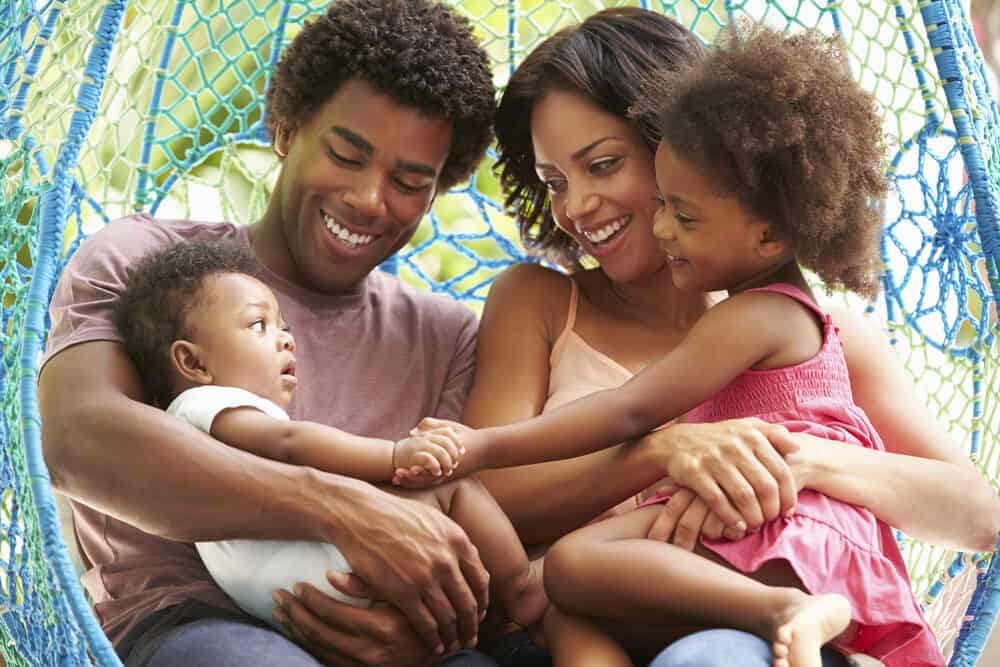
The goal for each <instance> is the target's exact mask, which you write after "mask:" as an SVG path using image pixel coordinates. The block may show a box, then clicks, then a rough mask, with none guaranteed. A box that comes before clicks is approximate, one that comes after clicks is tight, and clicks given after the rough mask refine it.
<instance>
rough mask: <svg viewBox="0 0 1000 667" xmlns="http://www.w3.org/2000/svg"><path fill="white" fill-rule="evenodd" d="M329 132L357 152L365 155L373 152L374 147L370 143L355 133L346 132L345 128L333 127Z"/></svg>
mask: <svg viewBox="0 0 1000 667" xmlns="http://www.w3.org/2000/svg"><path fill="white" fill-rule="evenodd" d="M330 132H332V133H334V134H336V135H337V136H339V137H340V138H342V139H343V140H344V141H346V142H347V143H349V144H351V145H352V146H354V147H355V148H357V149H358V150H359V151H363V152H364V153H365V154H367V155H371V154H372V153H374V152H375V147H374V146H372V145H371V143H370V142H369V141H368V140H367V139H365V138H364V137H362V136H361V135H360V134H358V133H356V132H352V131H351V130H348V129H347V128H346V127H341V126H340V125H334V126H333V127H331V128H330Z"/></svg>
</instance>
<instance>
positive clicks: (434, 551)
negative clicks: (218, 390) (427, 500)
mask: <svg viewBox="0 0 1000 667" xmlns="http://www.w3.org/2000/svg"><path fill="white" fill-rule="evenodd" d="M143 398H144V394H143V391H142V389H141V383H140V381H139V378H138V376H137V374H136V372H135V370H134V368H133V367H132V364H131V362H130V360H129V359H128V357H127V356H126V354H125V352H124V349H123V348H122V346H121V345H120V344H118V343H113V342H108V341H97V342H89V343H81V344H79V345H75V346H72V347H69V348H67V349H65V350H63V351H62V352H60V353H59V354H57V355H56V356H55V357H53V358H52V359H50V360H49V362H48V363H47V364H46V365H45V367H44V369H43V370H42V373H41V377H40V378H39V399H40V400H39V405H40V409H41V415H42V444H43V448H44V451H45V458H46V462H47V464H48V465H49V469H50V471H51V474H52V480H53V484H54V486H55V487H56V488H57V489H59V490H60V491H61V492H63V493H65V494H66V495H68V496H70V497H72V498H75V499H77V500H78V501H80V502H82V503H84V504H87V505H90V506H92V507H94V508H96V509H98V510H100V511H103V512H105V513H107V514H109V515H111V516H114V517H116V518H119V519H121V520H122V521H125V522H127V523H129V524H131V525H134V526H136V527H138V528H140V529H142V530H145V531H147V532H150V533H152V534H155V535H159V536H161V537H165V538H169V539H174V540H178V541H186V542H193V541H200V540H204V541H211V540H221V539H237V538H250V539H301V540H313V541H321V542H331V543H335V544H336V545H337V546H338V548H339V549H340V550H341V551H342V552H343V553H344V556H345V558H346V559H347V560H348V562H350V563H351V566H352V567H353V569H354V570H355V572H356V573H357V574H358V576H359V577H360V578H362V579H363V580H364V581H366V582H367V583H369V585H371V586H372V588H373V589H375V591H376V593H377V594H378V596H379V598H380V599H384V600H386V601H387V602H390V603H392V604H395V605H396V606H397V607H399V608H400V610H401V611H403V613H404V614H405V615H406V616H407V618H408V619H409V620H410V622H411V623H412V624H413V626H414V628H415V629H416V630H417V631H418V633H419V634H420V636H421V637H423V638H424V639H425V641H426V642H427V643H428V646H429V647H430V648H436V647H437V646H440V645H442V644H444V645H448V644H449V643H451V642H452V641H454V640H455V638H456V637H457V638H460V639H461V640H463V641H468V640H471V638H472V637H473V636H475V631H476V625H477V622H478V610H479V609H480V608H485V605H486V601H487V581H488V578H487V575H486V572H485V570H484V569H483V566H482V563H481V562H480V560H479V557H478V555H477V554H476V551H475V548H474V547H473V546H472V545H471V543H470V542H469V540H468V538H467V537H466V536H465V534H464V533H463V532H462V530H461V529H460V528H459V527H458V526H457V525H456V524H455V523H454V522H452V521H451V520H450V519H449V518H448V517H446V516H444V515H443V514H441V513H440V512H439V511H437V510H435V509H432V508H430V507H428V506H425V505H421V504H420V503H416V502H413V501H409V500H405V499H402V498H396V497H395V496H392V495H390V494H387V493H383V492H381V491H379V490H378V489H376V488H374V487H372V486H371V485H369V484H367V483H364V482H361V481H359V480H355V479H351V478H348V477H342V476H339V475H330V474H327V473H322V472H318V471H316V470H314V469H312V468H306V467H298V466H291V465H288V464H283V463H279V462H276V461H270V460H267V459H263V458H260V457H257V456H254V455H253V454H249V453H247V452H243V451H240V450H237V449H234V448H232V447H227V446H225V445H222V444H221V443H219V442H217V441H215V440H213V439H212V438H210V437H209V436H207V435H205V434H204V433H201V432H199V431H198V430H197V429H195V428H194V427H192V426H190V425H188V424H185V423H182V422H181V421H180V420H178V419H175V418H173V417H170V416H169V415H167V414H166V413H164V412H162V411H160V410H157V409H155V408H152V407H150V406H148V405H145V404H144V403H142V402H141V401H142V399H143Z"/></svg>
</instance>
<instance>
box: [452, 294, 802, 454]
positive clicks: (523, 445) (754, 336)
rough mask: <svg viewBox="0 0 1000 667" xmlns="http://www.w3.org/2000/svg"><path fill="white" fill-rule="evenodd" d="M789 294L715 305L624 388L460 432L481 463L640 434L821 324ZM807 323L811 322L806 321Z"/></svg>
mask: <svg viewBox="0 0 1000 667" xmlns="http://www.w3.org/2000/svg"><path fill="white" fill-rule="evenodd" d="M811 319H812V318H811V316H810V315H808V314H807V313H805V311H804V310H803V309H802V308H801V307H800V306H798V305H796V304H794V303H792V302H791V301H790V300H789V299H788V298H786V297H783V296H775V295H771V294H759V293H748V294H740V295H737V296H735V297H732V298H730V299H727V300H726V301H724V302H722V303H720V304H719V305H717V306H715V307H714V308H712V309H711V310H709V311H708V312H707V313H706V314H705V315H704V316H702V318H701V319H700V320H698V322H697V323H696V324H695V325H694V327H693V328H692V329H691V331H690V333H689V334H688V335H687V336H686V337H685V338H684V340H683V341H681V343H680V344H679V345H678V346H677V347H676V348H674V350H673V351H672V352H670V354H668V355H667V356H665V357H663V358H662V359H660V360H658V361H656V362H654V363H653V364H651V365H650V366H649V367H647V368H646V369H645V370H644V371H642V372H641V373H639V374H637V375H636V376H635V377H634V378H632V379H631V380H629V381H628V382H626V383H625V384H624V385H622V386H621V387H618V388H615V389H609V390H605V391H600V392H596V393H594V394H591V395H589V396H586V397H584V398H581V399H579V400H576V401H574V402H572V403H570V404H568V405H565V406H563V407H560V408H559V409H557V410H554V411H552V412H549V413H546V414H543V415H540V416H538V417H536V418H534V419H531V420H528V421H524V422H519V423H514V424H509V425H506V426H497V427H490V428H486V429H481V430H479V431H469V432H465V433H462V434H460V435H459V441H460V442H461V444H463V445H464V446H465V447H466V449H467V450H468V454H467V455H466V459H465V461H468V462H469V464H468V465H469V467H470V468H471V469H473V470H478V469H482V468H503V467H508V466H512V465H523V464H526V463H538V462H541V461H547V460H557V459H565V458H571V457H575V456H580V455H582V454H587V453H590V452H593V451H596V450H598V449H601V448H604V447H608V446H610V445H612V444H614V443H618V442H623V441H625V440H630V439H632V438H636V437H639V436H641V435H644V434H645V433H647V432H649V431H651V430H653V429H655V428H657V427H659V426H661V425H663V424H664V423H666V422H667V421H669V420H671V419H673V418H675V417H678V416H680V415H682V414H684V413H685V412H687V411H688V410H689V409H691V408H693V407H695V406H697V405H698V404H699V403H701V402H702V401H704V400H706V399H708V398H709V397H711V396H712V395H714V394H715V393H716V392H718V391H719V390H720V389H721V388H722V387H724V386H725V385H726V384H727V383H728V382H729V381H731V380H732V379H733V378H734V377H736V376H737V375H738V374H739V373H741V372H742V371H744V370H745V369H747V368H750V367H751V366H754V365H755V364H757V363H759V362H761V361H763V360H766V359H769V358H770V357H772V356H773V355H775V354H778V353H780V352H781V351H783V350H785V349H787V348H789V347H790V346H792V345H793V344H794V343H795V342H796V341H800V340H801V339H802V337H803V336H804V335H808V333H809V329H807V328H806V327H815V324H814V323H813V322H812V321H811ZM803 325H804V326H803Z"/></svg>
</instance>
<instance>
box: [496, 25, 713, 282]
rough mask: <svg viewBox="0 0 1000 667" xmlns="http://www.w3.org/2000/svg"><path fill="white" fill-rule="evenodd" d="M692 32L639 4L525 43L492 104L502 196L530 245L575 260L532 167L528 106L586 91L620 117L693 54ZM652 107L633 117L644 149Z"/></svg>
mask: <svg viewBox="0 0 1000 667" xmlns="http://www.w3.org/2000/svg"><path fill="white" fill-rule="evenodd" d="M704 55H705V48H704V46H702V44H701V42H700V41H698V38H697V37H696V36H695V35H694V34H692V33H691V32H690V31H688V30H687V29H686V28H684V26H682V25H680V24H679V23H677V22H676V21H674V20H673V19H671V18H669V17H667V16H664V15H662V14H657V13H655V12H651V11H649V10H645V9H639V8H638V7H619V8H613V9H606V10H604V11H601V12H598V13H596V14H594V15H593V16H591V17H589V18H588V19H587V20H585V21H583V22H582V23H580V24H579V25H575V26H570V27H568V28H564V29H563V30H560V31H559V32H557V33H556V34H554V35H552V36H551V37H549V38H548V39H546V40H545V41H544V42H542V43H541V44H539V45H538V46H537V47H536V48H535V50H534V51H532V52H531V53H530V54H529V55H528V57H527V58H525V59H524V62H522V63H521V64H520V66H519V67H518V68H517V70H515V72H514V74H513V75H511V78H510V81H509V83H508V84H507V88H506V89H505V91H504V94H503V97H502V98H501V100H500V105H499V107H498V109H497V120H496V133H497V152H498V154H499V159H498V160H497V164H496V167H495V170H496V171H497V172H498V173H499V175H500V184H501V186H502V188H503V192H504V204H505V207H506V209H507V210H508V211H510V212H511V214H512V215H513V216H514V217H515V219H516V220H517V225H518V229H519V231H520V235H521V240H522V242H523V243H524V246H525V247H526V248H527V249H528V250H529V251H531V252H534V253H535V254H537V255H541V256H544V257H547V258H549V259H551V260H552V261H555V262H557V263H559V264H561V265H562V266H564V267H565V268H567V269H574V268H578V267H579V266H580V259H581V257H582V256H583V251H582V250H581V248H580V246H579V245H578V244H577V243H576V242H575V241H574V240H573V239H572V238H570V237H569V236H567V235H566V234H563V233H561V231H560V230H559V227H558V226H557V225H556V223H555V220H553V218H552V211H551V209H550V202H549V195H548V191H547V190H546V188H545V184H544V183H542V181H541V180H539V178H538V174H536V173H535V151H534V148H533V145H532V141H531V113H532V110H533V109H534V107H535V105H536V104H538V103H539V102H540V101H541V100H542V98H543V97H544V96H545V95H546V94H547V93H548V92H549V91H550V90H553V89H556V90H569V91H574V92H577V93H580V94H582V95H585V96H586V97H588V98H589V99H590V100H591V101H592V102H593V103H594V104H595V105H596V106H597V107H599V108H601V109H603V110H605V111H607V112H608V113H610V114H614V115H615V116H618V117H620V118H627V117H628V113H629V109H630V107H631V106H632V105H633V104H634V103H635V102H636V100H637V99H638V98H639V96H640V95H641V93H642V91H643V90H644V88H645V87H646V85H647V84H648V81H649V78H650V75H652V74H653V73H654V72H657V71H660V70H663V69H674V68H677V67H680V66H682V65H687V64H690V63H694V62H697V61H699V60H701V58H702V57H704ZM658 115H659V112H658V110H657V112H655V113H652V114H649V115H647V116H644V117H640V118H637V119H635V122H636V124H637V125H638V127H639V130H640V132H641V133H642V135H643V138H644V139H645V140H646V142H647V144H648V146H649V148H650V150H651V151H653V150H655V149H656V144H657V143H658V141H659V135H658V134H657V132H656V122H655V121H656V118H657V116H658Z"/></svg>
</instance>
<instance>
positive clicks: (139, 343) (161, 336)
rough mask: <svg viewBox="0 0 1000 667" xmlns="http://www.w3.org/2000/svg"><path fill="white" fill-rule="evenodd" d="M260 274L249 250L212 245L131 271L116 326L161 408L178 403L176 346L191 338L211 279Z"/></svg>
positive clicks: (193, 246) (167, 251)
mask: <svg viewBox="0 0 1000 667" xmlns="http://www.w3.org/2000/svg"><path fill="white" fill-rule="evenodd" d="M256 272H257V261H256V260H255V259H254V257H253V255H252V254H251V253H250V251H249V250H248V249H247V248H245V247H243V246H239V245H235V244H234V243H226V242H209V241H181V242H179V243H175V244H173V245H170V246H167V247H166V248H164V249H162V250H158V251H154V252H152V253H150V254H148V255H146V256H145V257H143V258H142V259H141V260H139V262H137V263H136V265H135V266H133V267H130V268H129V269H128V283H127V285H126V286H125V291H124V292H122V295H121V297H120V298H119V299H118V303H117V304H116V305H115V309H114V323H115V326H116V327H117V328H118V332H119V333H120V334H121V336H122V338H123V339H124V343H125V350H126V352H128V355H129V357H130V358H131V359H132V363H133V364H135V368H136V370H137V371H138V372H139V375H140V376H141V377H142V381H143V384H144V386H145V387H146V390H147V391H148V392H149V395H150V398H151V399H152V400H153V401H154V402H155V403H156V404H157V405H160V406H161V407H164V408H165V407H167V405H168V404H169V403H170V401H171V400H172V399H173V395H172V392H171V385H170V377H171V373H170V368H171V366H170V346H171V344H172V343H173V342H174V341H175V340H178V339H182V338H186V337H188V336H189V335H190V331H189V330H188V327H187V316H188V314H189V313H190V312H191V310H192V309H194V308H195V307H196V306H197V305H198V303H199V302H200V299H201V298H202V289H203V288H204V285H205V279H206V278H207V277H208V276H212V275H216V274H219V273H246V274H249V275H254V274H255V273H256Z"/></svg>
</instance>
